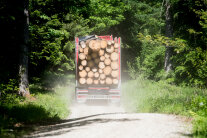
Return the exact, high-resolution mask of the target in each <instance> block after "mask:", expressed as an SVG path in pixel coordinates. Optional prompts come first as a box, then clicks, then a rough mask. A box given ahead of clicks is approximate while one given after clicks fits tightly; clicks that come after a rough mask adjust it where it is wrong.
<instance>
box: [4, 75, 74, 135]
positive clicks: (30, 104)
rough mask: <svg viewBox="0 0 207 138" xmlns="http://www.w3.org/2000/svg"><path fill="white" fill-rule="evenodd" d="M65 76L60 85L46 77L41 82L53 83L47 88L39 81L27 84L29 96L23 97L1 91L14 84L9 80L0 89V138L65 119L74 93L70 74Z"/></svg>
mask: <svg viewBox="0 0 207 138" xmlns="http://www.w3.org/2000/svg"><path fill="white" fill-rule="evenodd" d="M53 79H55V78H53ZM56 79H57V78H56ZM67 79H68V80H67V83H64V85H61V84H58V83H57V81H55V82H54V81H52V80H51V77H50V79H49V80H48V79H46V80H45V83H46V82H50V83H51V84H53V85H54V86H53V87H52V86H50V87H49V88H48V87H46V86H44V85H43V83H41V84H40V83H34V84H31V85H30V91H31V93H32V95H31V96H30V97H26V98H25V97H20V96H18V95H16V94H4V93H6V92H7V93H8V92H10V91H11V90H13V87H14V86H13V84H12V81H11V82H10V83H9V84H7V85H6V88H5V87H4V89H3V91H2V97H3V98H2V99H1V102H0V112H1V114H0V122H1V123H0V137H16V136H21V135H23V134H26V133H28V132H29V131H30V130H32V129H33V126H34V127H35V126H38V125H39V124H48V123H52V122H55V121H59V120H61V119H65V118H66V117H67V116H68V115H69V113H70V110H69V107H70V104H71V102H72V98H73V93H72V92H74V83H73V81H72V82H71V80H72V79H73V80H74V76H68V77H67ZM54 83H57V84H56V85H55V84H54ZM4 96H5V97H4Z"/></svg>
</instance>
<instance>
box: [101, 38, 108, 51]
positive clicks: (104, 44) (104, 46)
mask: <svg viewBox="0 0 207 138" xmlns="http://www.w3.org/2000/svg"><path fill="white" fill-rule="evenodd" d="M106 47H107V41H106V40H101V48H102V49H105V48H106Z"/></svg>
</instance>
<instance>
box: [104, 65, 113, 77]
mask: <svg viewBox="0 0 207 138" xmlns="http://www.w3.org/2000/svg"><path fill="white" fill-rule="evenodd" d="M103 71H104V74H105V75H110V74H111V71H112V69H111V67H110V66H106V67H105V68H104V70H103Z"/></svg>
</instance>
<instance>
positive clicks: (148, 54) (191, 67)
mask: <svg viewBox="0 0 207 138" xmlns="http://www.w3.org/2000/svg"><path fill="white" fill-rule="evenodd" d="M206 9H207V2H206V1H205V0H153V1H151V0H75V1H73V0H25V1H24V0H21V1H13V0H1V1H0V30H1V34H2V35H1V50H0V61H1V64H0V78H1V79H0V84H1V87H0V91H3V89H5V87H6V85H7V84H12V85H14V86H16V87H19V86H20V85H21V82H22V81H23V80H22V78H26V77H25V75H26V74H27V66H23V67H25V69H26V70H25V69H22V70H21V65H22V62H23V61H22V56H24V58H25V57H26V58H27V56H28V79H29V83H35V82H40V81H42V82H43V80H44V78H45V76H47V77H48V76H53V77H51V79H52V78H53V79H54V78H55V79H54V80H58V78H61V76H64V74H71V73H74V68H75V64H74V37H75V36H85V35H89V34H96V35H111V34H112V35H113V36H120V37H121V38H122V43H123V45H122V52H123V53H122V65H123V70H124V71H125V72H128V74H129V75H130V76H131V77H132V78H133V79H134V78H136V77H140V76H141V77H144V78H147V79H152V80H155V81H160V80H164V81H167V82H169V83H170V84H176V85H184V86H186V85H188V86H196V87H201V88H204V87H206V86H207V81H206V78H207V50H206V49H207V10H206ZM27 10H28V14H26V13H27ZM27 16H28V17H27ZM27 21H29V22H27ZM27 23H28V24H27ZM25 29H26V30H25ZM27 30H28V31H27ZM22 45H23V47H24V48H26V49H24V48H22ZM26 60H27V59H26ZM24 64H27V62H24ZM22 72H24V73H26V74H24V76H21V73H22ZM26 76H27V75H26ZM59 81H60V80H59ZM52 82H53V81H52V80H51V81H50V82H44V83H42V84H44V85H45V86H47V87H52V86H53V83H52ZM24 85H25V86H26V87H25V88H24V89H25V90H26V89H28V88H29V87H28V86H29V84H27V83H25V84H24ZM9 91H10V90H9ZM11 91H19V93H21V92H20V90H18V89H15V90H14V89H13V90H11ZM11 91H10V92H11ZM26 91H28V90H26Z"/></svg>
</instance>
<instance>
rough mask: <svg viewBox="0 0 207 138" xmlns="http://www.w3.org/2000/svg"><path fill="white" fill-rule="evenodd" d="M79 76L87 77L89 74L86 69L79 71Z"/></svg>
mask: <svg viewBox="0 0 207 138" xmlns="http://www.w3.org/2000/svg"><path fill="white" fill-rule="evenodd" d="M79 76H80V77H81V78H85V77H86V76H87V72H86V71H85V70H82V71H80V72H79Z"/></svg>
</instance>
